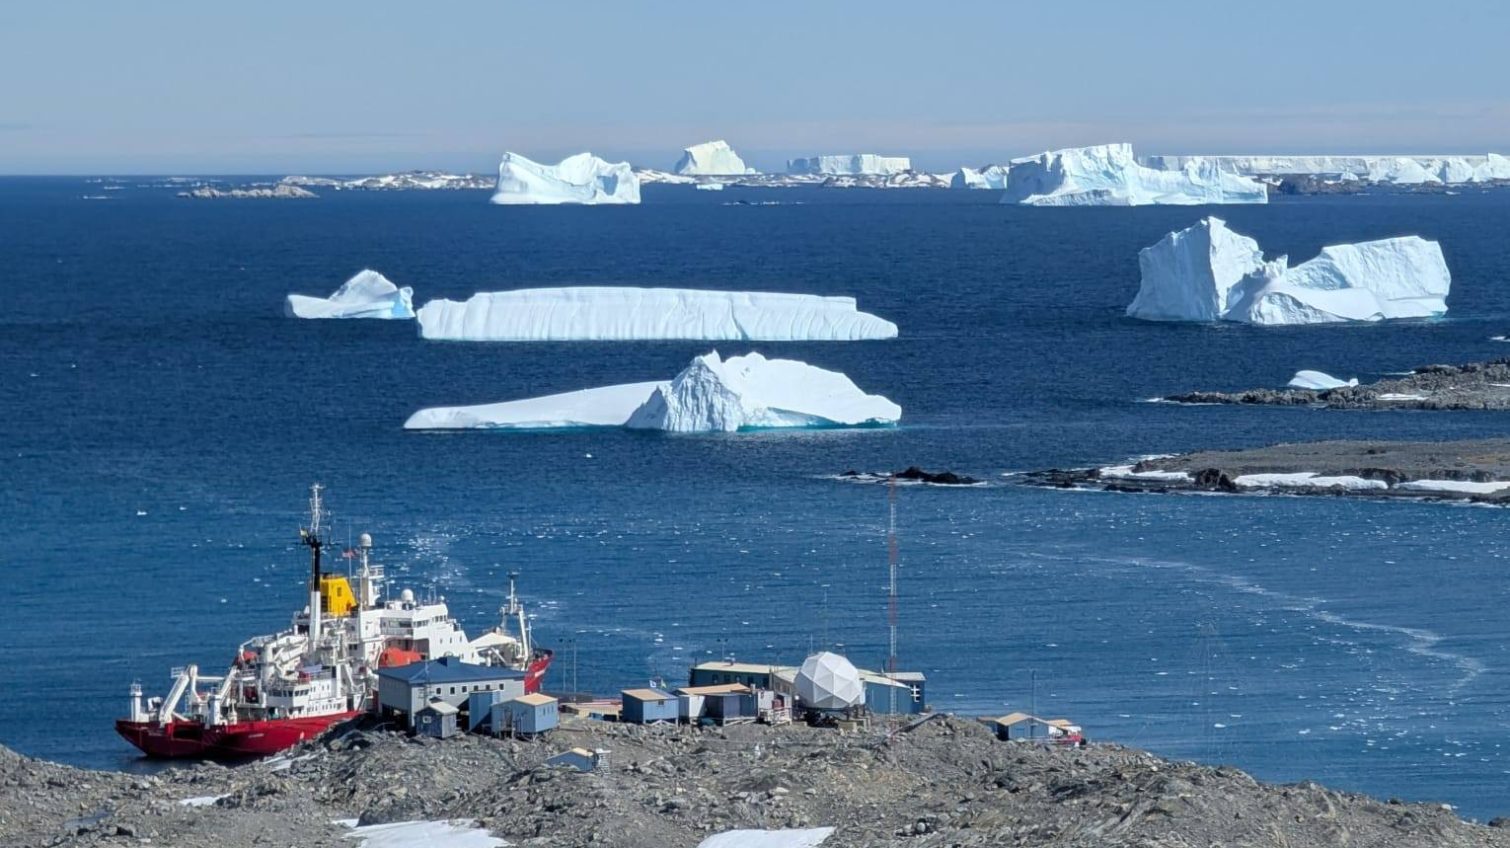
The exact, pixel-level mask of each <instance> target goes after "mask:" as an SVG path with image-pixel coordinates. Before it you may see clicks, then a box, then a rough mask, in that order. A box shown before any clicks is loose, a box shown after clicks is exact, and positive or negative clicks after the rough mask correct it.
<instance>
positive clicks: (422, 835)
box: [337, 819, 508, 848]
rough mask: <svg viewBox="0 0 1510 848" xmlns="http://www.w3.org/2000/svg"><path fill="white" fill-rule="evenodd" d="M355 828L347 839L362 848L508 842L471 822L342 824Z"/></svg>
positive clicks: (495, 846)
mask: <svg viewBox="0 0 1510 848" xmlns="http://www.w3.org/2000/svg"><path fill="white" fill-rule="evenodd" d="M337 824H344V825H347V826H348V827H350V828H351V832H350V833H348V834H346V838H347V839H359V840H361V842H360V843H359V845H360V848H500V846H503V845H507V844H508V843H507V842H505V841H503V840H502V839H499V838H498V837H496V836H493V835H491V834H489V833H488V832H487V830H485V829H483V828H480V827H477V826H476V824H475V823H474V822H473V821H472V820H471V819H455V820H453V821H405V822H392V823H389V824H369V825H363V826H360V827H358V826H357V825H356V822H355V821H351V820H345V821H339V822H337Z"/></svg>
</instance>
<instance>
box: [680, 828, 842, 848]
mask: <svg viewBox="0 0 1510 848" xmlns="http://www.w3.org/2000/svg"><path fill="white" fill-rule="evenodd" d="M833 832H834V829H833V828H831V827H811V828H801V829H792V830H726V831H724V832H723V833H716V834H714V835H712V836H710V837H708V838H707V839H704V840H703V841H702V842H699V843H697V848H817V846H819V845H822V844H823V841H824V840H825V839H828V837H829V836H830V835H831V834H833Z"/></svg>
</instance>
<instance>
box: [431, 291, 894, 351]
mask: <svg viewBox="0 0 1510 848" xmlns="http://www.w3.org/2000/svg"><path fill="white" fill-rule="evenodd" d="M419 329H420V335H422V336H424V337H425V338H427V339H445V340H450V341H586V340H593V341H598V340H611V341H631V340H647V339H697V340H706V341H855V340H859V339H890V338H895V337H896V335H897V325H895V324H893V323H891V322H890V321H886V320H884V319H881V318H878V317H876V316H874V315H871V314H869V313H866V312H860V311H859V310H858V309H857V308H856V306H855V299H854V298H852V297H820V296H818V295H810V294H783V293H778V292H726V291H706V290H700V289H647V288H630V287H608V286H578V287H569V288H545V289H521V290H518V291H504V292H481V293H478V294H475V295H473V296H472V297H471V298H469V299H467V300H465V301H460V302H458V301H453V300H432V301H429V302H428V303H426V304H425V305H424V306H423V307H421V308H420V310H419Z"/></svg>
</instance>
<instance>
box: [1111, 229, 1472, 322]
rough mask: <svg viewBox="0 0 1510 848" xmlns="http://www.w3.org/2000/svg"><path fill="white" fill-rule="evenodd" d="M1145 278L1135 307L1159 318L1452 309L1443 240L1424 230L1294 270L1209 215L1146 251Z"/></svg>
mask: <svg viewBox="0 0 1510 848" xmlns="http://www.w3.org/2000/svg"><path fill="white" fill-rule="evenodd" d="M1138 266H1139V269H1140V271H1141V273H1142V281H1141V283H1140V284H1139V287H1138V294H1137V296H1136V297H1135V298H1134V299H1133V302H1132V304H1130V305H1129V306H1128V307H1127V314H1128V315H1129V316H1131V317H1133V318H1143V319H1147V320H1151V321H1217V320H1223V321H1241V322H1244V323H1248V324H1266V325H1276V324H1323V323H1331V322H1339V321H1381V320H1386V319H1392V318H1426V317H1433V316H1437V315H1442V314H1444V313H1446V312H1447V302H1446V299H1447V294H1448V292H1449V290H1450V289H1451V287H1452V275H1451V274H1450V273H1449V272H1448V270H1447V262H1446V260H1445V259H1444V258H1443V256H1442V247H1441V245H1439V244H1437V243H1436V242H1434V241H1427V240H1426V239H1423V238H1420V237H1419V236H1404V237H1401V238H1390V239H1381V240H1379V241H1369V242H1363V243H1360V244H1343V245H1334V246H1331V247H1325V248H1322V250H1321V253H1320V255H1318V256H1316V257H1315V258H1314V259H1310V260H1307V261H1305V262H1302V263H1300V264H1299V265H1296V266H1294V267H1290V265H1289V259H1288V257H1285V256H1281V257H1279V258H1278V259H1275V260H1272V261H1265V260H1264V255H1263V251H1261V250H1259V247H1258V242H1256V241H1254V240H1253V239H1251V238H1248V237H1247V236H1244V235H1240V234H1238V233H1235V232H1233V231H1232V230H1230V229H1228V228H1227V224H1226V222H1225V221H1223V220H1221V219H1220V218H1212V217H1207V218H1203V219H1202V220H1201V221H1199V222H1198V223H1196V224H1194V225H1192V226H1190V227H1188V228H1186V229H1183V230H1180V231H1178V232H1173V233H1170V234H1169V235H1167V236H1165V237H1164V238H1163V239H1162V240H1160V241H1159V243H1158V244H1155V245H1153V246H1151V247H1145V248H1143V250H1142V251H1140V252H1139V253H1138Z"/></svg>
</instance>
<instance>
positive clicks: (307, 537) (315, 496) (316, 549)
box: [299, 483, 325, 648]
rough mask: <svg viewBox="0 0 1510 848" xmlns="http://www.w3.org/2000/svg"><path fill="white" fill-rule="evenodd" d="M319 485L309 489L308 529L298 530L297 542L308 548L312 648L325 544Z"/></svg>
mask: <svg viewBox="0 0 1510 848" xmlns="http://www.w3.org/2000/svg"><path fill="white" fill-rule="evenodd" d="M323 488H325V487H324V486H321V485H320V484H319V483H316V484H314V485H313V486H310V487H309V529H307V530H306V529H300V530H299V540H300V541H301V542H303V543H304V546H305V547H307V548H309V645H310V647H311V648H313V647H314V646H315V645H316V644H317V643H318V642H319V641H320V551H321V549H322V548H324V547H325V542H324V541H322V540H321V539H320V522H321V519H322V518H324V509H323V507H322V505H321V503H320V490H321V489H323Z"/></svg>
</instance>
